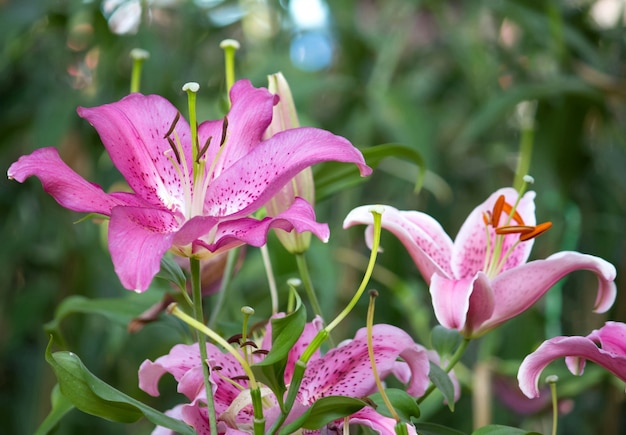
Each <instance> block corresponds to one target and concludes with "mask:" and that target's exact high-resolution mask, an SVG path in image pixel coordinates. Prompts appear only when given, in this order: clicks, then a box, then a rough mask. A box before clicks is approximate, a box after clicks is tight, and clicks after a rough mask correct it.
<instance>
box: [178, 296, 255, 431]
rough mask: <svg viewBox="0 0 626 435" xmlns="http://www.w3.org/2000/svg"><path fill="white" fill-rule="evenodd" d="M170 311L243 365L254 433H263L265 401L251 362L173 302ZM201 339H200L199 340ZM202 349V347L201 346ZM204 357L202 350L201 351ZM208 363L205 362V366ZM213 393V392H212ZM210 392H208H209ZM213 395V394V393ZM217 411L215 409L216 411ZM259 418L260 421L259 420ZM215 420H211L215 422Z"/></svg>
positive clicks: (215, 429)
mask: <svg viewBox="0 0 626 435" xmlns="http://www.w3.org/2000/svg"><path fill="white" fill-rule="evenodd" d="M167 311H168V313H170V314H172V315H174V316H176V317H178V318H179V319H181V320H182V321H183V322H185V323H187V324H188V325H189V326H191V327H192V328H194V329H196V330H197V331H198V332H199V336H201V337H202V338H203V339H204V341H205V342H206V339H205V336H206V337H209V338H210V339H211V340H213V341H214V342H216V343H217V344H219V345H220V346H222V347H223V348H224V349H226V350H227V351H228V353H230V354H231V355H232V356H233V357H234V358H235V359H236V360H237V361H238V362H239V364H240V365H241V368H242V369H243V371H244V372H245V374H246V376H247V377H248V385H249V388H250V398H251V399H252V409H253V411H254V416H255V422H254V434H255V435H262V434H263V432H264V430H265V420H264V418H263V401H262V397H261V390H260V388H259V384H258V383H257V381H256V378H255V377H254V372H253V371H252V368H251V367H250V364H248V362H247V361H246V359H245V358H244V357H243V356H242V355H241V353H240V352H239V351H237V349H235V348H234V347H233V346H232V345H231V344H230V343H229V342H228V341H226V340H224V338H222V337H221V336H220V335H219V334H218V333H216V332H215V331H213V330H212V329H211V328H209V327H207V326H206V325H205V324H204V323H202V322H199V321H198V320H197V319H194V318H193V317H191V316H189V315H187V314H185V313H184V312H183V311H182V310H181V309H180V308H178V307H177V306H176V304H175V303H174V304H171V305H170V306H169V307H168V308H167ZM198 341H199V340H198ZM201 349H202V348H201ZM204 349H205V350H204V353H205V355H204V359H203V361H205V360H206V345H205V346H204ZM200 355H201V357H202V352H201V353H200ZM205 365H206V364H203V366H205ZM211 393H212V392H211ZM207 394H208V392H207ZM211 397H212V394H211ZM214 412H215V411H214ZM257 420H258V421H257ZM213 421H214V420H211V422H213ZM211 433H215V434H216V433H217V428H213V427H212V428H211Z"/></svg>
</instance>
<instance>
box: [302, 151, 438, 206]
mask: <svg viewBox="0 0 626 435" xmlns="http://www.w3.org/2000/svg"><path fill="white" fill-rule="evenodd" d="M361 152H362V153H363V157H364V158H365V161H366V162H367V164H368V165H369V166H370V167H371V168H372V169H375V168H376V167H377V166H378V164H379V163H380V162H381V161H382V160H383V159H385V158H387V157H398V158H401V159H403V160H409V161H412V162H413V163H415V164H416V165H417V166H418V167H419V169H420V170H419V175H418V177H417V180H416V181H415V191H416V192H417V191H419V189H420V188H421V187H422V182H423V179H424V174H425V173H426V170H425V169H426V166H425V164H424V159H423V158H422V155H421V154H420V153H419V152H417V151H416V150H414V149H413V148H411V147H409V146H406V145H401V144H383V145H376V146H373V147H369V148H366V149H363V150H361ZM313 175H314V178H315V199H316V201H321V200H323V199H325V198H328V197H330V196H331V195H333V194H335V193H337V192H339V191H341V190H344V189H346V188H349V187H353V186H356V185H358V184H360V183H363V182H364V181H366V180H367V178H363V177H361V176H360V174H359V170H358V169H357V168H356V167H355V166H354V165H349V164H346V163H339V162H327V163H323V164H321V165H319V166H318V168H317V169H316V171H315V172H314V174H313Z"/></svg>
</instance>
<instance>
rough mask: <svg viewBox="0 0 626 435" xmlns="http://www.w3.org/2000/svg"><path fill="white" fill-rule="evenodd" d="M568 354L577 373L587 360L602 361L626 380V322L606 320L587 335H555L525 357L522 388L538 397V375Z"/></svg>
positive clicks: (520, 374) (520, 373)
mask: <svg viewBox="0 0 626 435" xmlns="http://www.w3.org/2000/svg"><path fill="white" fill-rule="evenodd" d="M559 358H565V363H566V364H567V368H568V369H569V370H570V372H572V373H573V374H575V375H582V374H583V371H584V369H585V363H586V361H587V360H589V361H593V362H594V363H596V364H599V365H601V366H602V367H604V368H605V369H607V370H608V371H610V372H611V373H613V374H614V375H615V376H617V377H618V378H620V379H621V380H622V381H624V382H626V324H624V323H620V322H606V323H605V324H604V326H603V327H602V328H600V329H596V330H594V331H592V332H591V334H589V335H588V336H586V337H554V338H551V339H549V340H546V341H544V342H543V343H542V344H541V346H539V347H538V348H537V350H535V351H534V352H533V353H531V354H530V355H528V356H527V357H526V358H524V361H522V364H521V365H520V368H519V371H518V372H517V379H518V382H519V387H520V389H521V390H522V392H523V393H524V394H525V395H526V396H528V397H530V398H533V397H538V396H539V389H538V388H537V384H538V381H539V376H540V375H541V372H542V371H543V369H545V368H546V366H547V365H548V364H550V363H551V362H552V361H555V360H557V359H559Z"/></svg>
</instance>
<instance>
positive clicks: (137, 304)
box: [44, 292, 162, 344]
mask: <svg viewBox="0 0 626 435" xmlns="http://www.w3.org/2000/svg"><path fill="white" fill-rule="evenodd" d="M149 293H150V292H148V293H144V294H141V295H138V294H135V293H131V292H128V293H127V294H125V295H124V296H123V297H120V298H102V299H89V298H86V297H84V296H78V295H75V296H70V297H68V298H66V299H64V300H63V302H61V303H60V304H59V306H58V307H57V309H56V311H55V313H54V319H52V320H51V321H50V322H48V323H46V324H45V325H44V328H45V330H46V332H47V333H48V334H50V335H52V336H53V337H54V340H55V341H56V342H58V343H61V344H63V343H64V340H63V336H62V333H61V322H63V320H64V319H65V318H66V317H68V316H70V315H71V314H100V315H102V316H104V317H106V318H107V319H109V320H110V321H112V322H114V323H117V324H119V325H121V326H123V327H126V326H127V325H128V323H129V322H130V321H131V320H132V319H134V318H135V317H137V316H138V315H140V314H141V313H143V312H144V311H145V310H146V309H148V308H149V307H150V306H152V305H153V304H155V303H156V302H158V301H159V300H160V299H161V297H162V294H161V293H160V292H152V294H149Z"/></svg>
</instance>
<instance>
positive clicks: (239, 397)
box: [139, 317, 429, 435]
mask: <svg viewBox="0 0 626 435" xmlns="http://www.w3.org/2000/svg"><path fill="white" fill-rule="evenodd" d="M321 327H322V321H321V319H320V318H319V317H318V318H316V319H315V320H314V321H313V322H311V323H307V324H306V326H305V329H304V331H303V333H302V335H301V336H300V338H299V339H298V341H297V342H296V344H295V345H294V347H293V348H292V349H291V351H290V352H289V356H288V361H287V365H286V369H285V383H286V384H287V385H288V384H289V383H290V382H291V377H292V376H293V372H294V367H295V363H296V361H297V360H298V358H299V357H300V356H301V355H302V353H303V351H304V349H305V348H306V347H307V346H308V344H309V343H310V342H311V340H312V339H313V338H314V336H315V335H316V333H317V332H318V331H319V330H320V329H321ZM268 329H269V327H268ZM270 340H271V332H269V331H268V332H266V334H265V338H264V339H263V342H262V344H261V345H260V349H266V350H267V349H269V348H270V346H271V343H270ZM373 346H374V354H375V359H376V364H377V369H378V371H379V374H380V376H381V378H385V377H387V376H389V375H393V376H395V377H396V378H397V379H399V380H400V381H401V382H404V383H406V384H407V392H408V393H409V394H411V395H414V396H416V397H417V396H421V395H422V394H424V392H425V390H426V388H427V386H428V382H429V380H428V371H429V362H428V355H427V351H426V349H424V348H423V347H422V346H420V345H419V344H416V343H415V342H414V341H413V340H412V339H411V337H410V336H409V335H408V334H407V333H406V332H404V331H402V330H401V329H399V328H396V327H395V326H391V325H382V324H381V325H375V326H374V328H373ZM207 352H208V363H209V365H210V367H211V383H212V385H213V395H214V401H215V407H216V414H217V416H218V432H219V433H220V434H247V433H252V429H253V413H252V405H251V401H250V395H249V390H247V388H248V381H247V378H246V377H245V376H244V371H243V369H242V368H241V366H240V364H239V363H238V362H237V360H236V359H235V358H234V357H233V356H232V355H230V354H224V353H222V351H221V350H219V349H218V348H217V347H216V346H214V345H212V344H207ZM252 357H253V360H254V362H258V361H261V360H262V359H263V358H264V353H263V352H256V353H254V352H253V356H252ZM398 358H401V361H400V360H398ZM165 373H170V374H172V375H173V376H174V378H175V379H176V381H177V382H178V392H180V393H182V394H184V395H185V396H187V398H188V399H189V400H190V403H188V404H183V405H179V406H177V407H175V408H174V409H172V410H171V411H168V415H172V416H173V417H175V418H179V419H181V420H183V421H184V422H186V423H187V424H189V425H191V426H192V427H193V428H194V429H195V430H196V431H197V432H198V434H199V435H205V434H206V435H208V434H209V433H210V432H209V426H208V415H207V412H206V405H205V403H206V395H205V392H204V387H203V380H202V367H201V365H200V355H199V351H198V346H197V345H182V344H179V345H176V346H174V347H173V348H172V350H171V351H170V353H169V354H168V355H165V356H162V357H160V358H158V359H156V360H155V361H154V362H152V361H150V360H146V361H144V362H143V364H142V365H141V367H140V368H139V387H140V388H141V389H143V390H144V391H146V392H147V393H148V394H151V395H153V396H157V395H158V394H159V391H158V382H159V379H160V378H161V376H162V375H163V374H165ZM375 390H376V384H375V381H374V378H373V376H372V372H371V365H370V360H369V357H368V352H367V331H366V329H365V328H363V329H360V330H359V331H357V333H356V336H355V338H354V339H352V340H348V341H346V342H344V343H342V344H341V345H339V346H338V347H336V348H334V349H331V350H330V351H329V352H328V353H326V354H325V355H323V356H322V355H321V354H320V352H319V351H318V352H316V353H315V354H314V355H313V357H312V358H311V360H310V361H309V364H308V366H307V369H306V371H305V374H304V378H303V381H302V384H301V387H300V391H299V392H298V395H297V398H296V402H295V404H294V407H293V409H292V411H291V413H290V415H289V417H288V419H287V421H286V422H287V423H289V422H290V421H293V419H295V418H297V417H298V416H299V415H300V414H301V413H302V412H304V411H305V410H306V409H307V408H308V407H309V406H311V405H312V404H313V403H314V402H315V401H316V400H317V399H319V398H321V397H325V396H333V395H342V396H349V397H362V396H366V395H368V394H371V393H373V392H375ZM261 395H262V397H263V398H264V400H263V402H264V407H265V408H264V410H263V411H264V415H265V418H266V427H269V426H270V425H271V424H272V422H273V421H275V419H276V418H277V417H278V415H279V413H280V408H279V406H278V402H277V400H276V398H275V397H274V396H273V393H272V392H271V391H270V390H269V389H268V388H266V387H261ZM350 422H351V423H354V424H363V425H366V426H369V427H371V428H373V429H374V430H376V431H378V432H379V433H381V434H389V435H392V434H394V433H395V432H394V430H393V427H394V425H395V420H393V419H391V418H387V417H384V416H382V415H380V414H378V413H377V412H376V411H375V410H374V409H372V408H363V409H361V410H360V411H358V412H357V413H355V414H353V415H352V416H350ZM342 424H343V421H337V422H334V423H331V424H330V425H329V427H332V428H335V427H337V428H339V429H340V428H341V425H342ZM389 428H390V429H389ZM411 429H413V430H411ZM153 433H157V434H171V433H172V432H171V431H167V430H165V429H163V428H157V429H156V430H155V432H153ZM310 433H320V431H311V432H310ZM409 433H415V431H414V428H412V427H409Z"/></svg>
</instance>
